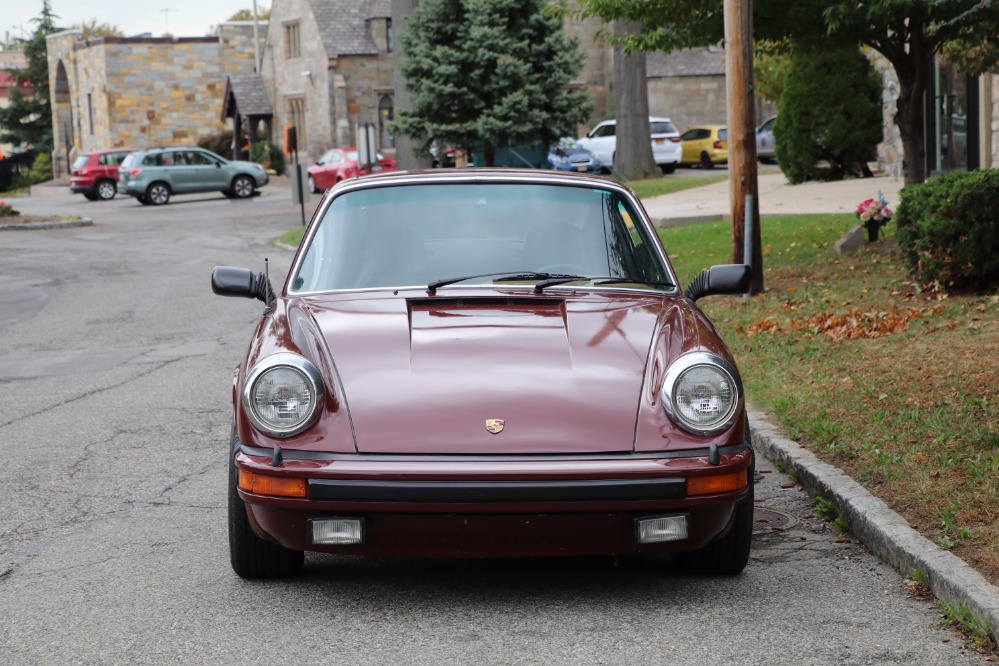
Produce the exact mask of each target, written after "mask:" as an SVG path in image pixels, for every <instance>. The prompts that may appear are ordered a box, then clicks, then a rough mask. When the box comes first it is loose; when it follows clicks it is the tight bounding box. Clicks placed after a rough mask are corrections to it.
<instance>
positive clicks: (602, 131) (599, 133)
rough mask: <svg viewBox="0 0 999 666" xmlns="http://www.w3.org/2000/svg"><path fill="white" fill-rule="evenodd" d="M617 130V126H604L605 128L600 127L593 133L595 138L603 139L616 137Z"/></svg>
mask: <svg viewBox="0 0 999 666" xmlns="http://www.w3.org/2000/svg"><path fill="white" fill-rule="evenodd" d="M616 130H617V125H604V126H603V127H598V128H597V129H596V130H594V131H593V138H595V139H602V138H604V137H608V136H614V134H615V131H616Z"/></svg>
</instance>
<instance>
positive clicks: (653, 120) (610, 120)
mask: <svg viewBox="0 0 999 666" xmlns="http://www.w3.org/2000/svg"><path fill="white" fill-rule="evenodd" d="M649 122H650V123H663V122H665V123H671V122H673V121H672V119H670V118H666V117H665V116H649ZM616 124H617V119H616V118H608V119H607V120H602V121H600V122H599V123H597V125H616Z"/></svg>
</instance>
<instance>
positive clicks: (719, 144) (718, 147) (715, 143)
mask: <svg viewBox="0 0 999 666" xmlns="http://www.w3.org/2000/svg"><path fill="white" fill-rule="evenodd" d="M711 145H712V146H714V149H715V150H721V147H722V145H721V141H715V142H714V143H713V144H711Z"/></svg>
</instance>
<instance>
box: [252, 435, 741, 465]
mask: <svg viewBox="0 0 999 666" xmlns="http://www.w3.org/2000/svg"><path fill="white" fill-rule="evenodd" d="M233 448H234V449H236V450H239V451H241V452H242V453H245V454H246V455H248V456H257V457H261V458H272V457H273V456H274V450H273V449H272V448H270V447H258V446H248V445H246V444H243V443H242V442H239V441H238V440H235V441H234V442H233ZM751 448H752V447H750V446H749V444H747V443H743V444H735V445H733V446H719V447H718V453H719V454H721V455H732V454H735V453H740V452H742V451H745V450H748V449H751ZM709 454H710V450H709V449H708V447H704V448H703V449H684V450H680V451H655V452H652V453H631V452H626V453H539V454H530V453H510V454H491V455H446V454H436V453H425V454H399V453H328V452H325V451H299V450H296V449H290V448H286V447H282V448H281V455H282V457H283V458H284V459H285V460H289V459H290V460H329V461H336V460H362V461H383V462H552V461H559V460H666V459H672V458H707V457H708V455H709Z"/></svg>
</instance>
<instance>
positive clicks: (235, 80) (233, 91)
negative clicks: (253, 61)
mask: <svg viewBox="0 0 999 666" xmlns="http://www.w3.org/2000/svg"><path fill="white" fill-rule="evenodd" d="M230 95H231V96H232V98H230ZM231 99H235V102H236V108H237V109H238V110H239V114H240V115H241V116H270V115H273V114H274V112H273V111H272V109H271V102H270V100H269V99H267V91H266V90H265V89H264V80H263V79H262V78H260V75H259V74H257V73H256V72H251V73H248V74H229V75H228V76H227V77H226V82H225V104H224V107H225V108H224V110H223V112H222V117H223V118H227V117H229V116H230V115H231V113H230V111H231V109H230V108H229V107H230V102H231Z"/></svg>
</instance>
